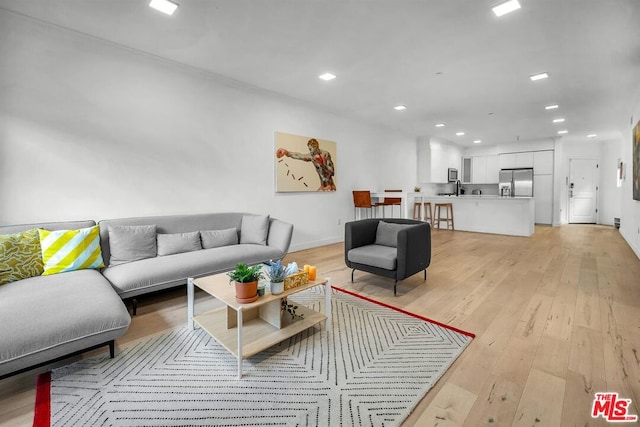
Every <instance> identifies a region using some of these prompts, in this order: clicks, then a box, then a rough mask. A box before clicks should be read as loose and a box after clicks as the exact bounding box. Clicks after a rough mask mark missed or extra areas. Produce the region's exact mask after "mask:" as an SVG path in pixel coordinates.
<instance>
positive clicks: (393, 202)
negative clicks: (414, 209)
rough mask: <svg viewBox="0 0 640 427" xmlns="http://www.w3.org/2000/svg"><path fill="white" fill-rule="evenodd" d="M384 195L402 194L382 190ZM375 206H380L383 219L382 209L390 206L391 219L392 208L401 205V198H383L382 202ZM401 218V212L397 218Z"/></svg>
mask: <svg viewBox="0 0 640 427" xmlns="http://www.w3.org/2000/svg"><path fill="white" fill-rule="evenodd" d="M384 192H385V193H402V190H384ZM376 205H377V206H382V217H383V218H384V208H385V206H391V217H392V218H393V207H394V206H401V205H402V198H401V197H385V198H384V199H383V200H382V202H380V203H377V204H376ZM401 216H402V212H400V215H399V217H401Z"/></svg>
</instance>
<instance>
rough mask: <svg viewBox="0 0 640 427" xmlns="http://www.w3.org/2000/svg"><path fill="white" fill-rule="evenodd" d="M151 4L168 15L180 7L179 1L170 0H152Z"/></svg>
mask: <svg viewBox="0 0 640 427" xmlns="http://www.w3.org/2000/svg"><path fill="white" fill-rule="evenodd" d="M149 6H151V7H152V8H154V9H155V10H159V11H160V12H162V13H166V14H167V15H173V12H175V11H176V9H177V8H178V3H174V2H172V1H169V0H151V2H150V3H149Z"/></svg>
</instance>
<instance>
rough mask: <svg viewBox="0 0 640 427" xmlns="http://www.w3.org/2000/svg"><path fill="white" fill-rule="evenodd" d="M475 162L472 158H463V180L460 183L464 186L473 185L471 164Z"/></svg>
mask: <svg viewBox="0 0 640 427" xmlns="http://www.w3.org/2000/svg"><path fill="white" fill-rule="evenodd" d="M472 161H473V158H472V157H463V158H462V174H461V176H462V178H461V179H460V181H461V182H462V183H463V184H471V162H472Z"/></svg>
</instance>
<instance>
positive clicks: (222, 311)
mask: <svg viewBox="0 0 640 427" xmlns="http://www.w3.org/2000/svg"><path fill="white" fill-rule="evenodd" d="M229 310H232V309H230V308H229V307H226V306H225V307H220V308H219V309H216V310H212V311H209V312H207V313H204V314H200V315H197V316H194V317H193V320H194V321H195V322H196V323H197V324H198V325H199V326H200V327H201V328H202V329H204V330H205V331H207V332H208V333H209V334H210V335H211V336H212V337H214V338H215V339H216V341H218V342H219V343H220V344H221V345H222V346H223V347H224V348H226V349H227V350H228V351H229V352H231V353H232V354H233V355H234V356H235V357H239V355H238V329H237V327H233V328H227V319H228V315H229V313H228V311H229ZM232 311H233V315H234V316H235V313H236V311H235V310H232ZM297 312H298V314H304V317H303V318H302V319H298V318H297V319H294V320H292V319H291V316H290V315H289V314H288V313H284V314H283V318H282V327H281V328H277V327H275V326H273V325H271V324H270V323H268V322H267V321H265V320H263V319H261V318H259V317H257V318H253V319H251V320H245V321H244V322H243V323H242V341H243V344H242V359H247V358H249V357H251V356H253V355H255V354H257V353H259V352H261V351H262V350H266V349H267V348H269V347H272V346H274V345H275V344H278V343H279V342H281V341H284V340H286V339H287V338H290V337H292V336H294V335H296V334H297V333H300V332H302V331H304V330H305V329H308V328H310V327H312V326H314V325H317V324H318V323H320V322H322V321H324V320H325V319H326V318H327V317H326V316H325V315H324V314H322V313H319V312H317V311H313V310H310V309H308V308H306V307H298V309H297Z"/></svg>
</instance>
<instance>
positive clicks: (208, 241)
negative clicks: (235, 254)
mask: <svg viewBox="0 0 640 427" xmlns="http://www.w3.org/2000/svg"><path fill="white" fill-rule="evenodd" d="M200 238H201V239H202V247H203V249H211V248H218V247H220V246H229V245H237V244H238V230H237V229H236V228H235V227H234V228H225V229H224V230H204V231H201V232H200Z"/></svg>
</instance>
